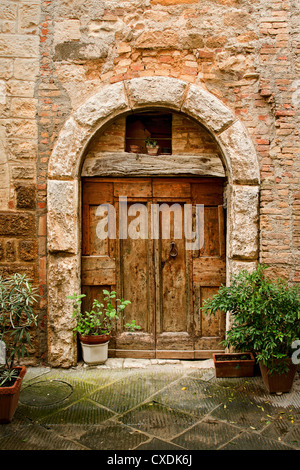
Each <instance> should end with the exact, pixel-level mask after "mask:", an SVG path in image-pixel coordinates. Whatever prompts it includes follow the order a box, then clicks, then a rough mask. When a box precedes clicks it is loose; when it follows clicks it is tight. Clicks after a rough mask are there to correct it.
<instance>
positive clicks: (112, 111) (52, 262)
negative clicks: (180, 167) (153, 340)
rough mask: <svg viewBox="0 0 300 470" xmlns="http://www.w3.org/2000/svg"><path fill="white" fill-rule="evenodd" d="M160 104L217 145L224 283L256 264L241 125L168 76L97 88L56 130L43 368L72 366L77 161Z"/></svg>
mask: <svg viewBox="0 0 300 470" xmlns="http://www.w3.org/2000/svg"><path fill="white" fill-rule="evenodd" d="M150 106H151V107H163V108H168V109H170V110H175V111H178V112H181V113H184V114H186V115H187V116H190V117H192V118H193V119H195V120H196V121H198V122H199V123H201V124H202V125H204V126H205V127H206V128H207V129H208V130H209V132H210V133H211V134H212V135H213V136H214V138H215V140H216V141H217V143H218V145H219V147H220V149H221V152H222V156H223V163H224V166H225V169H226V174H227V178H228V188H227V262H226V265H227V282H230V281H229V280H230V276H231V274H232V273H234V272H236V271H238V270H239V269H240V268H245V269H252V267H253V266H254V265H255V264H256V262H257V260H258V198H259V184H260V172H259V165H258V160H257V155H256V152H255V148H254V145H253V143H252V141H251V138H250V136H249V135H248V133H247V130H246V129H245V127H244V125H243V124H242V123H241V122H240V121H239V120H238V119H236V117H235V116H234V114H233V113H232V112H231V110H230V109H228V108H227V107H226V106H225V105H224V104H223V103H222V102H221V101H220V100H219V99H217V98H216V97H215V96H213V95H212V94H211V93H209V92H207V91H206V90H204V89H202V88H200V87H198V86H196V85H193V84H188V83H186V82H184V81H182V80H178V79H175V78H168V77H145V78H136V79H132V80H128V81H124V82H118V83H115V84H113V85H109V86H106V87H104V88H103V89H102V90H101V91H99V92H98V93H97V94H95V95H94V96H92V97H91V98H89V99H87V100H86V102H84V103H83V104H82V105H81V106H80V107H79V108H78V109H77V110H76V111H75V112H74V113H73V114H72V115H71V116H70V117H69V118H68V120H67V121H66V123H65V125H64V127H63V128H62V130H61V132H60V134H59V136H58V140H57V142H56V145H55V147H54V150H53V152H52V155H51V158H50V162H49V169H48V218H47V229H48V230H47V237H48V238H47V247H48V351H49V363H50V364H51V365H53V366H62V367H69V366H71V365H74V364H75V363H76V350H77V349H76V343H75V339H74V336H73V334H72V305H71V303H70V302H69V301H67V299H66V296H67V295H69V294H70V293H72V292H79V291H80V245H81V243H80V233H81V230H80V219H81V218H80V197H79V193H80V174H81V165H82V157H83V154H84V151H85V149H86V146H87V144H88V142H89V141H90V140H91V138H92V137H93V136H94V135H95V133H96V132H97V131H98V130H99V129H101V128H102V127H103V126H104V125H106V124H107V123H108V122H109V121H111V120H112V119H113V118H115V117H116V116H118V115H120V114H122V113H128V112H133V111H135V110H138V109H142V108H149V107H150Z"/></svg>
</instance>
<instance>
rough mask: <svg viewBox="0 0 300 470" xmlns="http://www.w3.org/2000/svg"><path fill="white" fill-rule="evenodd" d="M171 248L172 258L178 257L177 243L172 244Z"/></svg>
mask: <svg viewBox="0 0 300 470" xmlns="http://www.w3.org/2000/svg"><path fill="white" fill-rule="evenodd" d="M170 246H171V248H170V256H171V257H172V258H176V256H177V255H178V251H177V247H176V243H175V242H172V243H171V245H170Z"/></svg>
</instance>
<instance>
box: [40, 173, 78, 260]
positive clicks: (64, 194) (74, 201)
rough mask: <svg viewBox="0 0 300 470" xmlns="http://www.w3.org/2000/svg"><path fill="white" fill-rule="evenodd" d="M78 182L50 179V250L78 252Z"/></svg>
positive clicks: (48, 218)
mask: <svg viewBox="0 0 300 470" xmlns="http://www.w3.org/2000/svg"><path fill="white" fill-rule="evenodd" d="M77 223H78V183H77V181H55V180H49V181H48V215H47V227H48V250H49V252H66V253H78V250H79V241H78V235H77Z"/></svg>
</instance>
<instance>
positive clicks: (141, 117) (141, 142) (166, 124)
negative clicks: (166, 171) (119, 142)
mask: <svg viewBox="0 0 300 470" xmlns="http://www.w3.org/2000/svg"><path fill="white" fill-rule="evenodd" d="M147 138H151V139H155V140H156V142H157V145H158V146H159V154H160V155H171V154H172V114H166V113H158V112H155V113H154V112H153V113H151V112H145V113H138V114H134V115H130V116H127V118H126V136H125V152H131V151H132V150H131V147H130V146H131V145H136V146H137V148H136V150H135V151H136V153H147V150H146V143H145V140H146V139H147Z"/></svg>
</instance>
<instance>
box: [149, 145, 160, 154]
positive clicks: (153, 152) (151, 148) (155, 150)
mask: <svg viewBox="0 0 300 470" xmlns="http://www.w3.org/2000/svg"><path fill="white" fill-rule="evenodd" d="M158 149H159V146H158V145H157V146H156V147H147V153H148V155H157V154H158Z"/></svg>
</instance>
